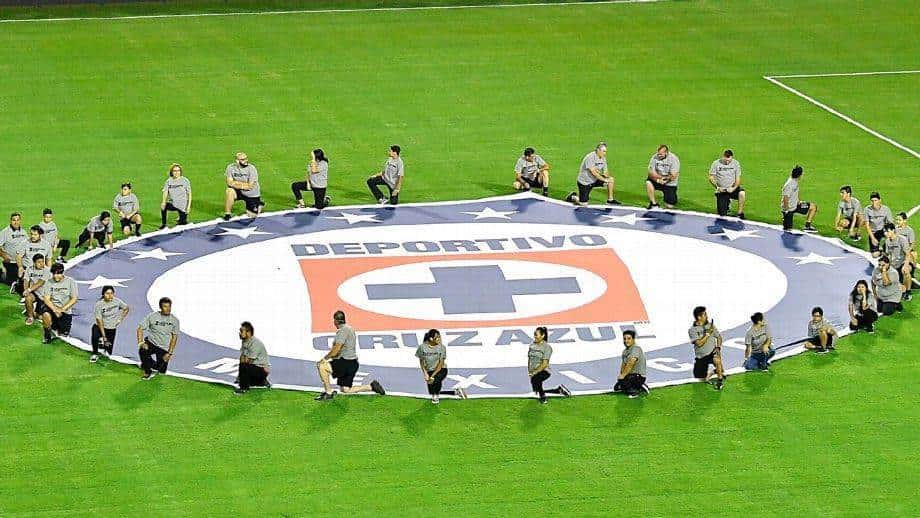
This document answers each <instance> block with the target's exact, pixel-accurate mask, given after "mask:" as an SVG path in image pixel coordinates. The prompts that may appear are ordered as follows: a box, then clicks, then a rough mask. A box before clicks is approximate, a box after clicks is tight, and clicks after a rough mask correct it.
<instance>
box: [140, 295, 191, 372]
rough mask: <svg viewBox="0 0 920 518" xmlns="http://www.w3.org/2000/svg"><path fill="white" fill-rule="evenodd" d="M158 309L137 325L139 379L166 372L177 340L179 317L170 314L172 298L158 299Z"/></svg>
mask: <svg viewBox="0 0 920 518" xmlns="http://www.w3.org/2000/svg"><path fill="white" fill-rule="evenodd" d="M158 306H159V308H160V310H159V311H154V312H152V313H149V314H148V315H147V316H146V317H144V319H143V320H141V323H140V325H138V326H137V347H138V352H139V354H140V357H141V369H143V371H144V375H143V377H142V378H141V379H143V380H149V379H151V378H153V377H154V376H156V374H157V372H159V373H160V374H165V373H166V368H167V367H168V366H169V361H170V360H172V357H173V353H174V352H175V351H176V344H177V343H178V342H179V331H180V329H179V319H178V318H176V316H175V315H173V314H172V300H170V299H169V297H163V298H161V299H160V300H159V303H158Z"/></svg>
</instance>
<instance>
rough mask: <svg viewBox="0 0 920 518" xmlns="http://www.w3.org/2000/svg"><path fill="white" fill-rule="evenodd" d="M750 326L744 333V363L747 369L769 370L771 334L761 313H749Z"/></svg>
mask: <svg viewBox="0 0 920 518" xmlns="http://www.w3.org/2000/svg"><path fill="white" fill-rule="evenodd" d="M751 324H752V325H751V327H750V328H748V330H747V333H745V334H744V360H745V362H744V364H745V367H747V368H748V370H753V369H755V368H756V369H759V370H762V371H767V370H770V358H772V357H773V355H774V354H775V351H774V350H773V334H772V333H770V327H769V326H768V325H767V322H766V321H764V319H763V313H761V312H759V311H758V312H757V313H754V314H753V315H751Z"/></svg>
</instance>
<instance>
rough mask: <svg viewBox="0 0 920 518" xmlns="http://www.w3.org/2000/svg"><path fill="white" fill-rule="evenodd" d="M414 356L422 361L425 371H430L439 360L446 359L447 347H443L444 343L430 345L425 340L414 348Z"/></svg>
mask: <svg viewBox="0 0 920 518" xmlns="http://www.w3.org/2000/svg"><path fill="white" fill-rule="evenodd" d="M415 357H416V358H418V359H420V360H421V361H422V365H423V366H424V367H425V370H426V371H428V372H431V371H433V370H434V368H435V367H437V366H438V362H439V361H442V360H443V361H445V362H446V361H447V347H444V344H438V345H435V346H432V345H430V344H428V342H425V343H423V344H421V345H419V346H418V348H417V349H416V350H415ZM445 365H446V364H445Z"/></svg>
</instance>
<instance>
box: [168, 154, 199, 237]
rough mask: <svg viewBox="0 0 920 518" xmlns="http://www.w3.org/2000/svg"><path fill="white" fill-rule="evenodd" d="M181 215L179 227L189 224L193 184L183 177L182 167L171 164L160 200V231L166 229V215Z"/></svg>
mask: <svg viewBox="0 0 920 518" xmlns="http://www.w3.org/2000/svg"><path fill="white" fill-rule="evenodd" d="M169 211H174V212H178V213H179V221H178V223H177V224H178V225H185V224H186V223H188V214H189V213H190V212H191V211H192V183H191V182H190V181H189V180H188V178H186V177H185V176H182V166H181V165H179V164H171V165H170V166H169V176H168V177H167V178H166V183H164V184H163V198H162V199H161V200H160V230H163V229H164V228H166V213H167V212H169Z"/></svg>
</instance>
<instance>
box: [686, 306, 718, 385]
mask: <svg viewBox="0 0 920 518" xmlns="http://www.w3.org/2000/svg"><path fill="white" fill-rule="evenodd" d="M688 334H689V335H690V343H691V344H692V345H693V353H694V357H695V358H696V359H695V361H694V363H693V377H695V378H697V379H699V380H700V381H708V380H709V378H710V375H709V366H710V365H712V366H713V367H715V369H716V372H715V374H716V376H717V379H716V383H715V385H714V386H715V388H716V390H722V385H723V384H724V382H725V372H724V371H723V369H722V333H720V332H719V330H718V329H716V325H715V322H712V321H710V320H709V315H708V314H707V313H706V308H705V307H703V306H697V307H695V308H693V325H692V326H690V329H689V331H688Z"/></svg>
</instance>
